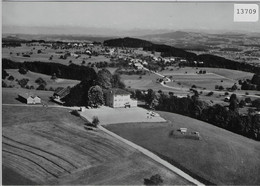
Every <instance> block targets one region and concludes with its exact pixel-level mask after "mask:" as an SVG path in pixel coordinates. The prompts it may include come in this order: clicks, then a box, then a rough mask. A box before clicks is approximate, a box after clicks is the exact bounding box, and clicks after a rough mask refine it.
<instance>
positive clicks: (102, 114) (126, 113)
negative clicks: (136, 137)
mask: <svg viewBox="0 0 260 186" xmlns="http://www.w3.org/2000/svg"><path fill="white" fill-rule="evenodd" d="M148 113H149V111H148V110H146V109H143V108H140V107H132V108H116V109H114V108H110V107H106V106H102V107H100V108H98V109H87V110H86V111H83V112H80V114H81V116H83V117H84V118H86V119H87V120H88V121H92V118H93V117H94V116H97V117H98V118H99V121H100V124H102V125H103V124H115V123H122V121H124V122H127V123H128V122H129V123H132V122H165V120H164V119H163V118H161V117H160V116H154V117H151V115H150V114H148Z"/></svg>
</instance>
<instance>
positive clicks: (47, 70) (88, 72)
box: [2, 58, 96, 80]
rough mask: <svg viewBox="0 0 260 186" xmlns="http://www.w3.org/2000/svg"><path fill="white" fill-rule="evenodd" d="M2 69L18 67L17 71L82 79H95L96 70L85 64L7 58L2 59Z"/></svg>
mask: <svg viewBox="0 0 260 186" xmlns="http://www.w3.org/2000/svg"><path fill="white" fill-rule="evenodd" d="M2 69H19V71H21V72H23V71H25V73H26V71H28V70H30V71H32V72H36V73H41V74H46V75H51V76H52V75H53V74H56V76H57V78H64V79H73V80H83V79H88V80H91V79H95V78H96V72H95V70H94V69H93V68H91V67H87V66H79V65H75V64H70V65H69V66H67V65H62V64H59V63H53V62H51V63H48V62H38V61H35V62H24V63H19V62H14V61H12V60H9V59H5V58H4V59H2Z"/></svg>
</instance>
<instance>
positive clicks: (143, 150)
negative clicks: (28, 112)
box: [2, 104, 204, 185]
mask: <svg viewBox="0 0 260 186" xmlns="http://www.w3.org/2000/svg"><path fill="white" fill-rule="evenodd" d="M2 105H4V106H16V107H43V105H26V104H2ZM48 107H51V108H66V109H72V110H74V109H79V107H64V106H60V105H49V106H48ZM48 107H46V108H48ZM81 117H82V116H81ZM82 119H86V118H84V117H82ZM98 128H99V129H100V130H102V131H104V132H105V133H107V134H109V135H111V136H113V137H114V138H116V139H118V140H120V141H122V142H124V143H125V144H127V145H129V146H131V147H133V148H135V149H136V150H138V151H139V152H141V153H143V154H144V155H146V156H148V157H150V158H151V159H153V160H154V161H156V162H158V163H159V164H161V165H163V166H164V167H166V168H168V169H169V170H171V171H172V172H174V173H176V174H178V175H180V176H181V177H183V178H184V179H186V180H188V181H189V182H191V183H194V184H195V185H204V184H202V183H200V182H199V181H198V180H196V179H194V178H192V177H191V176H189V175H188V174H186V173H185V172H183V171H181V170H180V169H178V168H177V167H175V166H173V165H172V164H170V163H168V162H167V161H165V160H163V159H161V158H160V157H159V156H157V155H155V154H154V153H152V152H151V151H148V150H147V149H145V148H143V147H141V146H139V145H137V144H135V143H133V142H131V141H128V140H127V139H124V138H122V137H120V136H118V135H117V134H115V133H113V132H111V131H109V130H107V129H105V128H104V127H102V126H101V125H98Z"/></svg>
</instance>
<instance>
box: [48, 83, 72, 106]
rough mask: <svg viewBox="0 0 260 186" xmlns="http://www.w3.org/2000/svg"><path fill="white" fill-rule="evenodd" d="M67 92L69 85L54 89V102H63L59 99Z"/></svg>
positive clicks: (68, 91)
mask: <svg viewBox="0 0 260 186" xmlns="http://www.w3.org/2000/svg"><path fill="white" fill-rule="evenodd" d="M69 93H70V87H67V88H62V87H59V88H57V89H56V90H55V92H54V94H53V97H52V99H53V101H54V102H57V103H59V104H63V103H64V102H63V101H61V99H62V98H64V97H65V96H67V95H68V94H69Z"/></svg>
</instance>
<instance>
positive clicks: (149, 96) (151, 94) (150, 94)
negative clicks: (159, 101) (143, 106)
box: [145, 89, 156, 107]
mask: <svg viewBox="0 0 260 186" xmlns="http://www.w3.org/2000/svg"><path fill="white" fill-rule="evenodd" d="M154 99H156V95H155V92H154V91H153V90H152V89H148V92H147V94H146V95H145V102H146V103H147V105H149V106H150V107H152V103H153V101H154Z"/></svg>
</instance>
